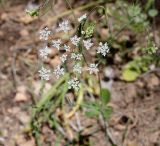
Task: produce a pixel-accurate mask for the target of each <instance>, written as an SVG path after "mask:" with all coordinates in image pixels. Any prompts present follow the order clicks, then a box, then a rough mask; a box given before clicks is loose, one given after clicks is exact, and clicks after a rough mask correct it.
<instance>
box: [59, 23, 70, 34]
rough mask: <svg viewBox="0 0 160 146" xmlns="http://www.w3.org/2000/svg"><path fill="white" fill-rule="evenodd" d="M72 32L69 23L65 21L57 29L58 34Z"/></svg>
mask: <svg viewBox="0 0 160 146" xmlns="http://www.w3.org/2000/svg"><path fill="white" fill-rule="evenodd" d="M69 30H70V26H69V21H68V20H64V21H63V22H61V23H59V27H58V28H57V32H59V31H64V32H68V31H69Z"/></svg>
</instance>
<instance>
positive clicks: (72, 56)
mask: <svg viewBox="0 0 160 146" xmlns="http://www.w3.org/2000/svg"><path fill="white" fill-rule="evenodd" d="M81 58H82V54H76V53H71V59H74V60H81Z"/></svg>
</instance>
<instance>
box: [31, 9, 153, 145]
mask: <svg viewBox="0 0 160 146" xmlns="http://www.w3.org/2000/svg"><path fill="white" fill-rule="evenodd" d="M97 8H100V9H102V10H103V14H102V15H103V16H104V15H105V19H106V20H105V22H106V24H105V25H106V26H107V27H108V29H109V24H107V18H108V17H107V13H106V9H105V8H104V7H103V6H97V7H96V8H95V9H93V10H92V11H91V12H90V13H88V14H87V13H85V14H83V15H82V16H80V17H79V18H77V17H76V16H75V18H76V20H75V21H76V24H77V25H76V26H75V30H76V31H74V33H73V30H74V28H72V27H73V26H72V25H71V22H70V21H69V20H67V19H66V18H65V19H64V20H62V21H61V22H59V23H58V25H57V28H55V30H52V29H50V28H48V27H45V28H43V29H42V30H40V32H39V39H40V40H42V41H44V44H45V47H43V48H40V49H39V52H38V54H39V57H40V59H41V61H42V63H41V64H42V65H41V67H40V68H39V71H38V74H39V77H40V79H41V80H44V81H49V80H51V78H55V79H56V82H54V85H53V87H52V88H51V89H50V90H49V91H48V94H47V95H46V96H44V98H42V99H41V100H40V101H39V102H38V103H37V105H36V107H38V108H37V109H35V110H34V112H33V120H32V123H31V124H32V129H34V130H35V131H36V132H35V131H34V136H35V137H36V138H37V137H39V135H40V132H39V131H40V130H39V129H40V128H41V123H40V124H39V123H38V124H39V125H38V124H37V121H38V120H37V119H39V117H38V116H39V113H41V111H43V110H44V111H46V109H47V111H48V113H47V114H44V117H45V118H46V119H47V120H48V121H49V124H50V125H51V127H52V128H53V129H54V128H55V127H56V128H57V127H58V128H57V129H60V128H59V127H60V125H61V124H58V122H57V119H56V118H55V117H54V116H53V111H55V108H56V107H58V106H59V105H60V107H62V116H63V120H64V126H66V125H67V124H68V119H69V118H71V117H72V116H73V115H74V114H75V113H76V111H77V110H78V109H79V108H80V106H83V107H84V108H86V110H87V112H86V113H87V115H89V116H90V117H97V118H98V117H100V116H101V117H102V119H103V120H104V121H106V120H107V119H108V118H109V115H110V114H111V112H112V109H111V108H110V107H109V106H106V105H107V104H108V102H109V100H110V92H109V90H107V89H103V88H102V87H101V82H100V81H101V78H100V72H101V70H100V66H101V62H102V61H103V59H106V58H107V55H108V54H109V53H110V52H111V49H110V48H111V45H112V43H111V41H112V39H113V37H114V35H112V34H111V33H109V35H111V36H108V38H111V39H108V38H107V39H106V40H107V41H104V40H103V41H98V39H97V38H96V39H94V31H95V29H96V27H95V26H96V23H97V22H96V21H89V16H90V14H91V13H92V12H94V11H95V10H96V9H97ZM135 10H136V12H135ZM127 12H128V17H129V21H130V22H133V24H135V26H137V23H138V24H139V23H140V24H141V22H139V20H138V18H139V17H140V16H141V17H142V15H141V9H140V8H139V6H137V7H134V6H131V7H130V9H127ZM133 13H134V14H133ZM74 15H75V14H74ZM144 20H146V19H144ZM127 22H128V21H127ZM143 22H144V21H143ZM127 24H130V23H127ZM145 24H146V23H145ZM126 26H127V25H126ZM143 26H147V25H143ZM122 29H124V26H122V28H121V29H120V31H121V30H122ZM57 33H61V34H63V33H64V35H65V36H67V37H68V39H67V40H66V38H65V40H64V39H63V38H60V37H56V38H54V39H53V37H52V35H53V36H54V35H55V34H57ZM115 34H118V33H115ZM95 40H96V41H95ZM54 49H56V51H58V57H59V59H60V63H59V64H58V65H57V66H55V67H54V68H50V69H48V67H45V60H47V59H48V58H49V56H50V53H51V52H52V50H54ZM154 50H155V46H154ZM154 50H153V46H152V47H151V48H150V50H148V51H149V52H153V51H154ZM93 52H94V53H95V57H92V56H91V55H90V54H92V53H93ZM139 62H140V61H139V60H138V61H137V62H136V64H137V63H139ZM131 66H132V68H136V67H137V66H136V65H133V64H131ZM137 70H138V71H139V70H140V71H139V72H141V68H140V69H139V68H138V69H137ZM125 74H126V73H125ZM84 75H86V76H87V77H86V78H87V81H86V78H85V77H84ZM136 77H137V74H136ZM95 78H96V79H97V80H95ZM97 85H98V86H99V88H98V92H97ZM88 86H89V87H88ZM91 87H93V89H92V88H91ZM93 90H95V92H96V93H97V94H99V97H100V101H98V102H96V101H95V102H91V103H89V102H86V103H84V104H83V100H84V93H85V92H92V91H93ZM68 92H72V93H73V94H74V95H75V96H76V102H75V103H73V106H72V107H71V111H69V112H68V113H66V110H65V107H64V105H65V102H66V94H67V93H68ZM54 96H56V97H58V99H56V102H55V105H54V106H53V104H54V101H53V99H52V98H53V97H54ZM37 113H38V114H37ZM53 125H54V126H55V127H53ZM67 126H68V125H67ZM67 126H66V127H67ZM68 127H69V126H68ZM68 127H67V128H66V129H68ZM106 127H107V126H106ZM37 129H38V130H37ZM37 131H38V132H37ZM60 132H61V133H63V131H62V130H60ZM105 132H107V131H105ZM106 135H107V134H106ZM110 141H112V139H110ZM112 145H116V144H115V143H114V142H113V141H112Z"/></svg>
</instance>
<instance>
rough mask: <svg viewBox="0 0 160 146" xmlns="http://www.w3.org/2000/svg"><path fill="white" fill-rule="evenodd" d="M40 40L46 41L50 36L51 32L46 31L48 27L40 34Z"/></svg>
mask: <svg viewBox="0 0 160 146" xmlns="http://www.w3.org/2000/svg"><path fill="white" fill-rule="evenodd" d="M39 33H40V37H39V38H40V39H41V40H48V37H49V35H50V34H51V31H50V30H49V29H48V27H45V28H44V29H42V30H41V31H40V32H39Z"/></svg>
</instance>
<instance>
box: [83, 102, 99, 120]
mask: <svg viewBox="0 0 160 146" xmlns="http://www.w3.org/2000/svg"><path fill="white" fill-rule="evenodd" d="M83 106H84V107H85V108H86V109H87V111H86V112H85V115H86V116H87V117H90V118H94V117H98V116H99V114H100V106H99V103H98V102H87V103H85V104H83Z"/></svg>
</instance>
